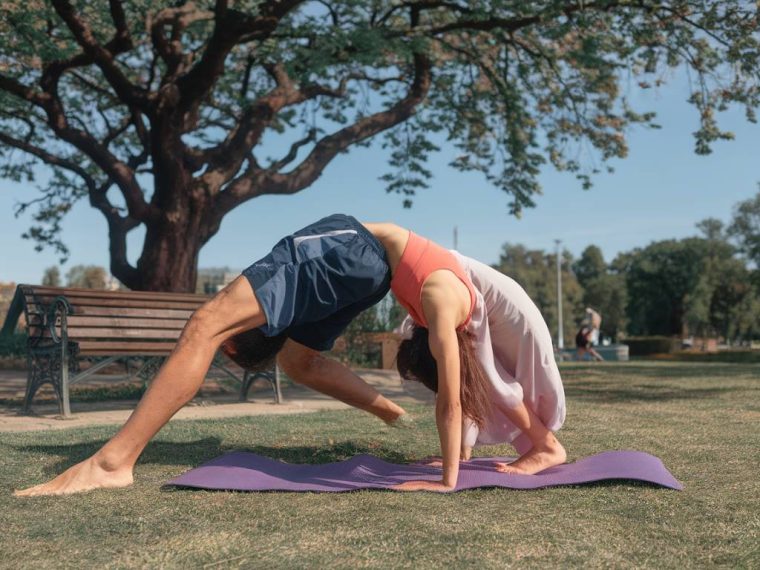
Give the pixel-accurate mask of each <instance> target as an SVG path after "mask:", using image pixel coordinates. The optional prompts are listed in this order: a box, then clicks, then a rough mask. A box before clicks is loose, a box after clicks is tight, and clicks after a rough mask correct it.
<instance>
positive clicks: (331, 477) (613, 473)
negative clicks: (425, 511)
mask: <svg viewBox="0 0 760 570" xmlns="http://www.w3.org/2000/svg"><path fill="white" fill-rule="evenodd" d="M505 460H506V461H509V459H508V458H503V457H502V458H499V457H491V458H478V459H474V460H472V461H469V462H467V463H463V464H462V465H461V466H460V468H459V482H458V483H457V487H456V489H455V491H462V490H464V489H474V488H476V487H508V488H510V489H539V488H541V487H553V486H556V485H577V484H579V483H591V482H593V481H605V480H610V479H634V480H637V481H646V482H648V483H654V484H655V485H661V486H663V487H668V488H670V489H678V490H681V489H683V485H681V483H679V482H678V480H677V479H676V478H675V477H673V475H671V474H670V472H669V471H668V470H667V469H666V468H665V466H664V465H663V464H662V461H660V460H659V459H658V458H657V457H655V456H654V455H649V454H648V453H643V452H641V451H606V452H604V453H599V454H598V455H592V456H591V457H586V458H584V459H579V460H578V461H576V462H574V463H566V464H564V465H559V466H557V467H552V468H551V469H547V470H545V471H542V472H541V473H538V474H536V475H510V474H507V473H499V472H498V471H496V470H494V468H493V467H492V465H491V464H492V462H493V461H505ZM440 477H441V470H440V469H438V468H435V467H428V466H426V465H420V464H409V465H398V464H395V463H388V462H387V461H383V460H382V459H378V458H377V457H374V456H372V455H357V456H355V457H352V458H351V459H347V460H346V461H340V462H338V463H323V464H319V465H312V464H292V463H283V462H282V461H277V460H274V459H269V458H268V457H262V456H261V455H256V454H255V453H247V452H243V451H235V452H232V453H228V454H226V455H222V456H221V457H217V458H216V459H212V460H211V461H209V462H207V463H204V464H203V465H201V466H200V467H196V468H195V469H191V470H190V471H188V472H187V473H184V474H182V475H180V476H179V477H175V478H174V479H172V480H171V481H169V482H168V483H167V485H174V486H178V487H196V488H199V489H218V490H230V491H316V492H341V491H355V490H357V489H388V488H390V487H392V486H393V485H396V484H398V483H403V482H404V481H412V480H431V481H434V480H440Z"/></svg>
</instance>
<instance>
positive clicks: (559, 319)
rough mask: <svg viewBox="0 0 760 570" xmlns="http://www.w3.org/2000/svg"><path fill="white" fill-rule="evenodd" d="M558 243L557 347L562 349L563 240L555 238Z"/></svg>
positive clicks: (563, 343) (563, 339)
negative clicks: (561, 254)
mask: <svg viewBox="0 0 760 570" xmlns="http://www.w3.org/2000/svg"><path fill="white" fill-rule="evenodd" d="M554 243H555V244H557V347H558V348H559V349H560V350H562V349H563V348H565V338H564V335H563V334H562V262H561V261H560V247H559V244H560V243H562V241H561V240H558V239H555V240H554Z"/></svg>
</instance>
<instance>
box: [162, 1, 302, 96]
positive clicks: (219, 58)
mask: <svg viewBox="0 0 760 570" xmlns="http://www.w3.org/2000/svg"><path fill="white" fill-rule="evenodd" d="M303 3H304V0H268V1H267V2H263V3H261V4H260V5H259V13H258V14H257V15H256V16H251V15H249V14H246V13H243V12H239V11H237V10H232V9H229V8H226V7H225V9H224V10H223V11H222V12H221V14H218V16H217V18H216V19H215V22H214V31H213V33H212V35H211V38H210V39H209V42H208V45H207V46H206V49H205V51H204V52H203V55H202V56H201V58H200V60H199V61H198V63H196V64H195V65H194V66H193V67H192V68H191V69H190V70H189V71H188V72H187V73H186V74H184V75H183V76H181V77H180V78H179V79H178V80H177V82H176V83H177V87H178V89H179V93H180V94H181V100H180V103H179V108H180V110H182V111H186V110H188V109H190V108H191V107H193V106H196V105H198V104H199V102H200V101H201V100H202V99H203V98H204V97H205V96H206V95H207V94H208V93H209V92H210V91H211V88H212V87H213V85H214V82H215V81H216V79H217V78H218V77H219V75H221V73H222V72H223V71H224V62H225V59H226V58H227V55H228V54H229V52H230V51H231V50H232V48H233V47H234V46H235V45H236V44H237V43H238V42H239V41H240V40H241V39H242V38H244V37H246V38H250V39H259V40H264V39H266V38H267V37H269V35H270V34H271V33H272V32H273V31H274V30H275V29H276V28H277V25H278V24H279V22H280V20H281V19H282V18H284V17H285V15H286V14H287V13H288V12H290V11H291V10H293V9H294V8H295V7H297V6H298V5H299V4H303ZM225 6H226V5H225Z"/></svg>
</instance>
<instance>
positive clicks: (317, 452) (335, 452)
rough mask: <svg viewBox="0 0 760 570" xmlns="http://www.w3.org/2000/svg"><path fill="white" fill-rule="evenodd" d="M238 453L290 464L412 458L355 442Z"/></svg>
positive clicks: (256, 448)
mask: <svg viewBox="0 0 760 570" xmlns="http://www.w3.org/2000/svg"><path fill="white" fill-rule="evenodd" d="M237 451H248V452H251V453H255V454H257V455H263V456H265V457H269V458H270V459H279V460H281V461H286V462H288V463H312V464H319V463H335V462H338V461H345V460H346V459H350V458H352V457H354V456H356V455H362V454H366V455H374V456H375V457H379V458H380V459H383V460H385V461H390V462H391V463H407V462H409V461H410V460H411V459H410V457H408V456H407V455H405V454H404V453H401V452H399V451H397V450H394V449H389V448H387V447H383V446H380V445H374V444H369V445H367V444H366V443H361V442H354V441H342V442H338V443H335V444H333V445H326V446H323V447H316V446H290V445H288V446H277V445H274V446H271V445H270V446H267V445H255V446H248V447H244V448H240V449H238V450H237Z"/></svg>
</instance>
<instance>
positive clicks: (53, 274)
mask: <svg viewBox="0 0 760 570" xmlns="http://www.w3.org/2000/svg"><path fill="white" fill-rule="evenodd" d="M42 284H43V285H46V286H48V287H60V286H61V271H60V270H59V269H58V266H57V265H53V266H51V267H48V268H47V269H45V273H44V274H43V275H42Z"/></svg>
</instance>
